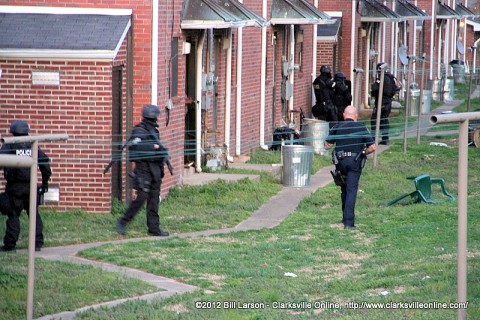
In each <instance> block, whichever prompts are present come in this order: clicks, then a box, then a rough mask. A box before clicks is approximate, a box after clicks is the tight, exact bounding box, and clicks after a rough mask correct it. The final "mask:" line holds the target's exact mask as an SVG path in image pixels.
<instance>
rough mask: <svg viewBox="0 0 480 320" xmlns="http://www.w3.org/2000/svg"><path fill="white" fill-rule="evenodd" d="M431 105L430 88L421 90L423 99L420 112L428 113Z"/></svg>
mask: <svg viewBox="0 0 480 320" xmlns="http://www.w3.org/2000/svg"><path fill="white" fill-rule="evenodd" d="M431 105H432V90H423V101H422V111H421V114H428V113H430V106H431Z"/></svg>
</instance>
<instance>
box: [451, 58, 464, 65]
mask: <svg viewBox="0 0 480 320" xmlns="http://www.w3.org/2000/svg"><path fill="white" fill-rule="evenodd" d="M452 64H459V65H464V64H465V61H463V60H462V59H454V60H452V61H450V65H452Z"/></svg>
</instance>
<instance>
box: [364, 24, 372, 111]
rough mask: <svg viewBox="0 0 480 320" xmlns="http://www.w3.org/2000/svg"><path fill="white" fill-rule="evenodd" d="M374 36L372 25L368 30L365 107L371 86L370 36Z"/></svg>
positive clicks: (369, 25)
mask: <svg viewBox="0 0 480 320" xmlns="http://www.w3.org/2000/svg"><path fill="white" fill-rule="evenodd" d="M371 35H372V23H369V24H368V29H367V50H366V52H367V54H366V55H365V88H364V89H365V94H364V97H365V105H367V102H368V100H367V97H368V88H369V86H370V64H369V60H370V36H371ZM372 109H373V108H372Z"/></svg>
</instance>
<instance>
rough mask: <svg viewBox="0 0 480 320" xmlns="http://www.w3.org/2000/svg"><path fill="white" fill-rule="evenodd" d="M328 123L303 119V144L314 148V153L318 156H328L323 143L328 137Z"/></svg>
mask: <svg viewBox="0 0 480 320" xmlns="http://www.w3.org/2000/svg"><path fill="white" fill-rule="evenodd" d="M329 129H330V128H329V126H328V122H326V121H322V120H318V119H312V118H305V119H303V128H302V137H303V139H302V140H303V141H304V142H303V144H304V145H307V146H312V147H313V152H314V153H316V154H321V155H327V154H328V152H327V150H325V147H324V145H323V142H324V141H325V139H326V138H327V137H328V132H329Z"/></svg>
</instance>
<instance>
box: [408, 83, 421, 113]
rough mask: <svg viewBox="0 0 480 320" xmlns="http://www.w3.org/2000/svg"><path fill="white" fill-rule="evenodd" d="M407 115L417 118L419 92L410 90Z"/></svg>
mask: <svg viewBox="0 0 480 320" xmlns="http://www.w3.org/2000/svg"><path fill="white" fill-rule="evenodd" d="M409 108H410V110H409V115H411V116H418V110H419V109H420V90H419V89H410V101H409Z"/></svg>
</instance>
